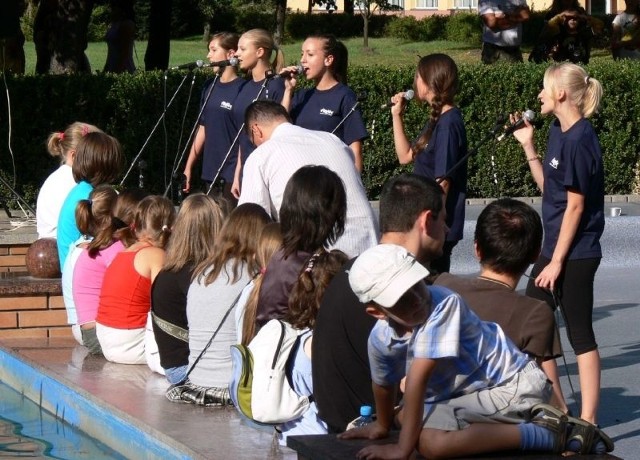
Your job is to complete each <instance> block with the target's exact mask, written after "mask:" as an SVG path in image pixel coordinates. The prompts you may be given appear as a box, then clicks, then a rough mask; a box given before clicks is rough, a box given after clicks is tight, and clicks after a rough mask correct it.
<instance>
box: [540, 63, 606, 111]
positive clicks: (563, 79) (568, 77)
mask: <svg viewBox="0 0 640 460" xmlns="http://www.w3.org/2000/svg"><path fill="white" fill-rule="evenodd" d="M543 84H544V87H545V88H546V89H548V90H549V91H550V92H551V93H552V94H553V95H554V96H555V95H556V94H557V91H558V90H560V89H563V90H565V91H566V93H567V98H568V99H569V101H571V103H572V104H573V105H575V106H576V107H577V108H578V110H579V111H580V114H581V115H582V116H583V117H585V118H589V117H590V116H591V115H593V114H594V113H595V112H596V111H597V110H598V107H600V101H601V100H602V85H601V84H600V82H599V81H598V80H596V79H595V78H591V77H590V76H589V74H587V72H586V71H585V70H584V69H583V68H582V67H580V66H579V65H576V64H572V63H569V62H564V63H561V64H553V65H552V66H550V67H549V68H548V69H547V70H546V71H545V73H544V82H543Z"/></svg>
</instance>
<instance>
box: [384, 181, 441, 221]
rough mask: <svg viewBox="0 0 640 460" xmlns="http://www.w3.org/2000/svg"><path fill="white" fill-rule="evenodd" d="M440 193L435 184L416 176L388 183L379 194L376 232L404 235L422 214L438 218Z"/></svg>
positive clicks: (438, 187)
mask: <svg viewBox="0 0 640 460" xmlns="http://www.w3.org/2000/svg"><path fill="white" fill-rule="evenodd" d="M443 193H444V192H443V191H442V187H440V186H439V185H438V184H437V183H436V181H434V180H432V179H427V178H426V177H422V176H418V175H416V174H401V175H399V176H396V177H393V178H391V179H389V180H388V181H387V183H386V184H384V187H383V188H382V193H381V194H380V231H381V232H382V233H387V232H403V233H406V232H408V231H410V230H411V228H413V225H414V224H415V222H416V219H417V218H418V216H419V215H420V213H421V212H423V211H425V210H429V211H431V212H432V213H433V215H434V217H435V218H438V215H439V214H440V211H442V207H443V203H442V195H443Z"/></svg>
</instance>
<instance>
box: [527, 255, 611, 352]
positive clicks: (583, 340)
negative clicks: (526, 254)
mask: <svg viewBox="0 0 640 460" xmlns="http://www.w3.org/2000/svg"><path fill="white" fill-rule="evenodd" d="M549 262H550V260H549V259H547V258H546V257H542V256H540V258H539V259H538V261H537V262H536V263H535V265H534V266H533V269H532V270H531V279H529V283H528V284H527V295H528V296H529V297H534V298H536V299H540V300H544V301H545V302H547V303H548V304H549V306H551V308H553V309H554V310H555V309H556V307H561V309H560V312H561V313H562V317H563V318H564V322H565V325H566V327H567V335H568V337H569V343H571V347H572V348H573V351H574V352H575V354H576V355H581V354H583V353H587V352H590V351H593V350H596V349H597V348H598V344H597V343H596V338H595V334H594V333H593V280H594V278H595V274H596V271H597V270H598V266H599V265H600V258H599V257H598V258H593V259H579V260H569V261H567V262H566V264H565V266H564V269H563V270H562V273H560V278H559V279H558V281H557V282H556V298H557V303H556V300H554V298H553V296H552V295H551V293H550V292H549V291H547V290H546V289H540V288H538V287H536V285H535V283H534V281H535V278H536V277H537V276H538V275H539V274H540V272H541V271H542V269H543V268H544V267H546V266H547V265H548V264H549Z"/></svg>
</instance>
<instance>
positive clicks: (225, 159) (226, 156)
mask: <svg viewBox="0 0 640 460" xmlns="http://www.w3.org/2000/svg"><path fill="white" fill-rule="evenodd" d="M269 72H270V71H268V70H267V72H266V73H267V74H269ZM268 81H269V77H268V76H267V75H265V78H264V80H263V81H262V85H261V86H260V91H258V94H257V95H256V97H255V98H254V99H253V101H252V102H255V101H257V100H258V99H260V96H262V92H263V91H264V90H265V88H266V87H267V82H268ZM243 129H244V123H242V126H240V129H239V130H238V132H237V133H236V137H235V138H234V139H233V142H232V143H231V146H230V147H229V150H227V154H226V155H225V156H224V158H223V159H222V163H221V164H220V167H219V168H218V172H216V175H215V176H214V177H213V180H212V181H211V184H209V188H208V189H207V195H209V194H210V193H211V190H212V189H213V186H214V185H215V183H216V181H217V180H218V177H220V173H221V172H222V168H224V165H225V164H226V163H227V160H228V159H229V155H230V154H231V151H232V150H233V147H234V146H235V145H236V142H238V139H239V138H240V134H241V133H242V130H243Z"/></svg>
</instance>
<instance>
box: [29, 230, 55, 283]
mask: <svg viewBox="0 0 640 460" xmlns="http://www.w3.org/2000/svg"><path fill="white" fill-rule="evenodd" d="M25 263H26V265H27V271H28V272H29V274H30V275H31V276H33V277H35V278H59V277H60V261H59V260H58V245H57V243H56V239H55V238H40V239H39V240H36V241H34V242H33V243H31V246H29V249H27V255H26V257H25Z"/></svg>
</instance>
